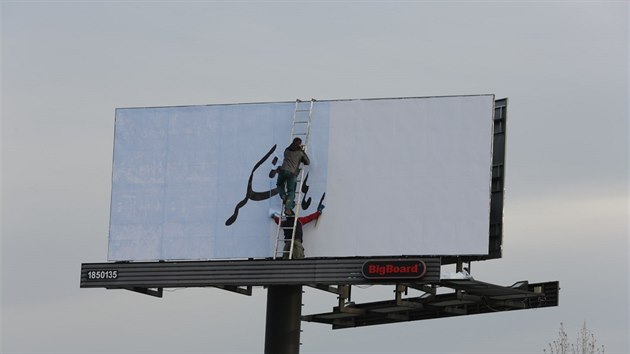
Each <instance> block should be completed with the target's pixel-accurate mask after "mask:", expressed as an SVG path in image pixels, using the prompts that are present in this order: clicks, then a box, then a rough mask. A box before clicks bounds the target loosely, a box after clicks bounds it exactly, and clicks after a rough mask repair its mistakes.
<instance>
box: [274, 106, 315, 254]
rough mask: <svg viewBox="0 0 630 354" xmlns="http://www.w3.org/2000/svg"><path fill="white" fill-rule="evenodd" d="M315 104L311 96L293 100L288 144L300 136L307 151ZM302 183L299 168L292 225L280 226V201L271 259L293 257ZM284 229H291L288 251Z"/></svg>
mask: <svg viewBox="0 0 630 354" xmlns="http://www.w3.org/2000/svg"><path fill="white" fill-rule="evenodd" d="M314 104H315V99H314V98H311V100H310V101H302V100H300V99H297V100H295V108H294V109H293V119H292V122H291V137H290V139H289V144H290V143H292V142H293V139H295V138H300V139H302V144H303V145H304V152H307V149H308V141H309V136H310V133H311V119H312V117H313V106H314ZM303 184H304V168H302V169H300V172H299V174H298V177H297V179H296V187H295V191H296V198H297V201H296V203H295V211H294V214H295V218H294V220H293V225H290V226H282V218H283V217H284V216H286V215H285V213H284V205H283V204H282V201H280V210H281V212H280V215H279V216H278V227H277V229H276V246H275V248H274V254H273V259H276V258H277V257H278V255H280V256H281V257H283V256H284V254H285V253H288V254H289V259H293V245H294V243H295V230H296V229H297V223H298V218H299V215H300V205H301V203H300V199H302V186H303ZM284 230H291V240H290V242H291V247H289V251H284V246H285V244H286V242H289V240H285V238H284ZM279 245H282V249H280V250H278V246H279Z"/></svg>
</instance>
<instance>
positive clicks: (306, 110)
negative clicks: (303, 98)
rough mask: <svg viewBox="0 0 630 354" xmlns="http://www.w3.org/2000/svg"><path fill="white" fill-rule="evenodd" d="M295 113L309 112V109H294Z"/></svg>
mask: <svg viewBox="0 0 630 354" xmlns="http://www.w3.org/2000/svg"><path fill="white" fill-rule="evenodd" d="M295 111H296V112H310V111H311V110H310V109H296V110H295Z"/></svg>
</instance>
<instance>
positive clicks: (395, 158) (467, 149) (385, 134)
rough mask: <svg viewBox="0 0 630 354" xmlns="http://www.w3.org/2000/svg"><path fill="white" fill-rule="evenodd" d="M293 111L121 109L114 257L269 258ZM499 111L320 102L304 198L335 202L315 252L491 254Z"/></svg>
mask: <svg viewBox="0 0 630 354" xmlns="http://www.w3.org/2000/svg"><path fill="white" fill-rule="evenodd" d="M294 107H295V103H294V102H277V103H248V104H227V105H206V106H183V107H157V108H122V109H117V110H116V122H115V134H114V160H113V173H112V200H111V214H110V232H109V254H108V259H109V260H110V261H123V260H161V259H164V260H166V259H170V260H176V259H184V260H190V259H230V258H265V257H272V256H273V253H274V248H275V236H276V224H275V223H274V221H273V220H272V219H271V218H270V216H269V215H270V212H271V211H274V210H276V211H277V210H280V207H281V201H280V198H279V197H278V195H277V191H276V189H275V178H276V177H275V173H274V171H275V170H276V169H277V168H278V166H280V164H281V163H282V157H283V151H284V149H285V148H286V147H287V146H288V145H289V140H290V132H291V124H292V116H293V111H294ZM493 109H494V96H493V95H476V96H448V97H427V98H396V99H369V100H329V101H317V102H315V103H314V107H313V112H312V124H311V130H310V136H309V143H308V150H307V152H308V155H309V157H310V160H311V164H310V165H308V166H306V167H305V173H306V174H307V179H306V180H305V184H307V185H308V187H309V188H308V192H307V193H306V194H305V195H303V198H302V200H300V201H297V202H298V203H301V204H302V205H303V206H304V207H305V210H303V211H301V212H300V214H301V215H306V214H310V213H312V212H314V211H315V210H316V208H317V205H318V202H319V201H320V200H321V199H322V198H323V197H324V195H325V199H324V200H323V204H325V205H326V208H325V209H324V213H323V214H322V216H321V217H320V218H319V219H318V220H317V221H316V222H311V223H309V224H307V225H305V227H304V247H305V249H306V256H307V257H340V256H381V255H383V256H385V255H485V254H487V253H488V231H489V230H488V228H489V222H488V220H489V211H490V180H491V159H492V124H493V122H492V119H493ZM309 201H310V203H308V202H309ZM302 202H303V203H302Z"/></svg>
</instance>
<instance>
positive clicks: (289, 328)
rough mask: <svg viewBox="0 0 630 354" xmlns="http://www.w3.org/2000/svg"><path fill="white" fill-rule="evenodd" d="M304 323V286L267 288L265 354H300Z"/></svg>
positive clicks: (274, 286)
mask: <svg viewBox="0 0 630 354" xmlns="http://www.w3.org/2000/svg"><path fill="white" fill-rule="evenodd" d="M301 322H302V286H301V285H273V286H270V287H268V288H267V321H266V327H265V354H298V353H299V352H300V332H301V329H300V325H301Z"/></svg>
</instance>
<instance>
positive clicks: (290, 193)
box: [276, 138, 311, 215]
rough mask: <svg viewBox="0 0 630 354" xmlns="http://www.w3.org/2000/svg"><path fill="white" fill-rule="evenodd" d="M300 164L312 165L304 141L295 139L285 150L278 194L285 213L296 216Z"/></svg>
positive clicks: (279, 175) (279, 176)
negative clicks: (296, 192)
mask: <svg viewBox="0 0 630 354" xmlns="http://www.w3.org/2000/svg"><path fill="white" fill-rule="evenodd" d="M300 163H303V164H305V165H308V164H310V163H311V160H309V158H308V155H306V152H304V147H303V146H302V139H300V138H294V139H293V142H291V145H289V146H288V147H287V148H286V149H285V150H284V161H283V162H282V166H280V171H279V172H278V182H277V183H276V185H277V187H278V194H279V195H280V198H281V199H282V202H283V204H284V213H285V214H286V215H294V213H293V208H294V207H295V188H296V187H297V176H298V173H299V172H300Z"/></svg>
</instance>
